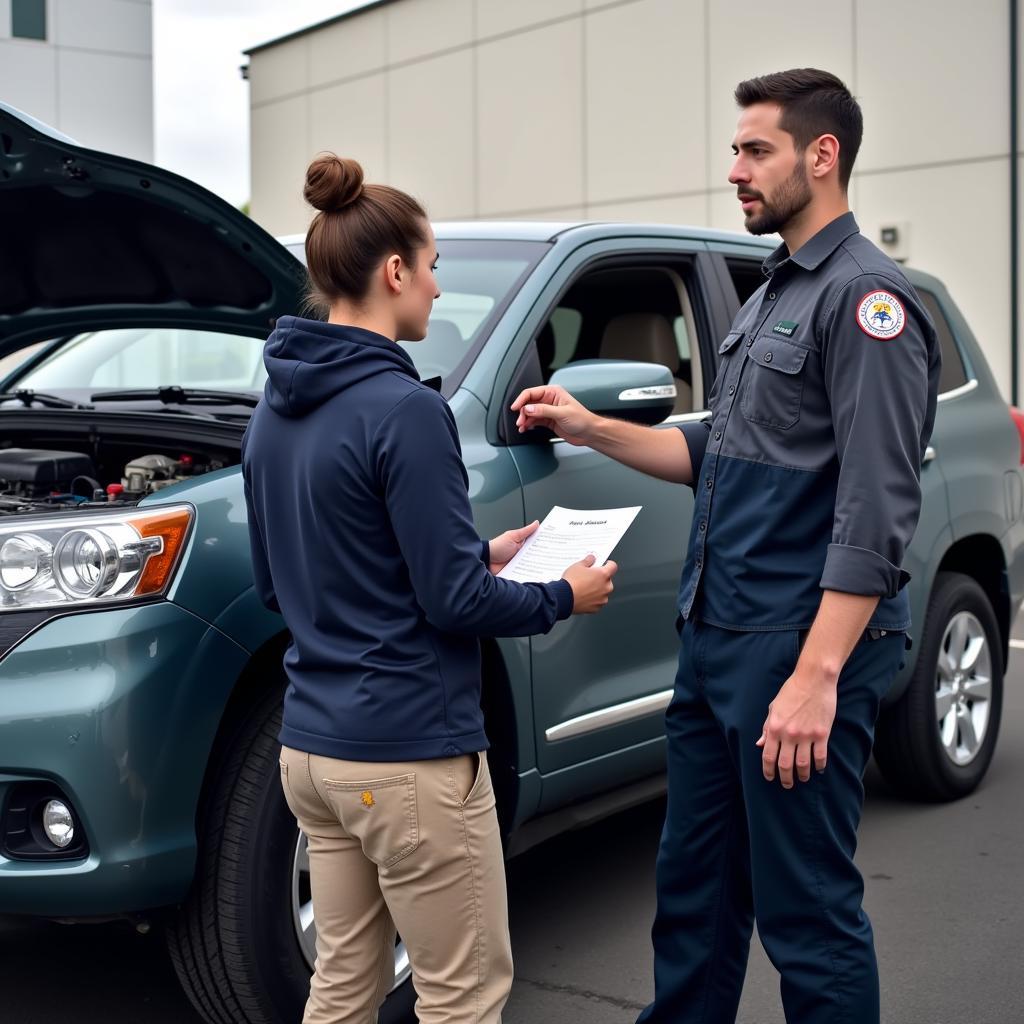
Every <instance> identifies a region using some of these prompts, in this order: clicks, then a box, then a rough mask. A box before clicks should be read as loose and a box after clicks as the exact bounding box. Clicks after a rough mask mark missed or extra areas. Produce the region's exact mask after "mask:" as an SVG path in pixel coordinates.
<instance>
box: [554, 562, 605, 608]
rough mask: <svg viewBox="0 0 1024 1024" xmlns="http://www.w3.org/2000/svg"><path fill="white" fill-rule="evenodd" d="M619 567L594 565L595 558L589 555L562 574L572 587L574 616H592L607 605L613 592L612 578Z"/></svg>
mask: <svg viewBox="0 0 1024 1024" xmlns="http://www.w3.org/2000/svg"><path fill="white" fill-rule="evenodd" d="M618 570H619V567H618V566H617V565H616V564H615V563H614V562H610V561H609V562H605V563H604V565H598V566H595V565H594V556H593V555H587V557H586V558H584V559H583V561H582V562H576V563H574V564H573V565H570V566H569V568H568V569H566V570H565V572H563V573H562V579H563V580H565V581H566V582H567V583H568V584H569V586H570V587H572V613H573V615H592V614H593V613H594V612H597V611H600V610H601V609H602V608H603V607H604V606H605V605H606V604H607V603H608V598H609V597H610V596H611V592H612V591H613V590H614V589H615V588H614V587H613V586H612V577H613V576H614V575H615V574H616V572H618Z"/></svg>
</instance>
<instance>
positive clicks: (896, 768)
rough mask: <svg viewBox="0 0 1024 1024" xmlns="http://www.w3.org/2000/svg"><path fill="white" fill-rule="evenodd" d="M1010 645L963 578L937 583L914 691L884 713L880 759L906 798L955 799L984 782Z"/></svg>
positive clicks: (943, 577)
mask: <svg viewBox="0 0 1024 1024" xmlns="http://www.w3.org/2000/svg"><path fill="white" fill-rule="evenodd" d="M1001 644H1002V640H1001V637H1000V633H999V626H998V624H997V622H996V616H995V613H994V612H993V610H992V605H991V603H990V602H989V600H988V597H987V596H986V595H985V592H984V591H983V590H982V589H981V587H980V586H979V585H978V584H977V582H975V580H973V579H971V577H969V576H965V575H963V574H962V573H954V572H944V573H939V575H938V576H937V577H936V580H935V587H934V589H933V590H932V596H931V599H930V600H929V602H928V612H927V616H926V619H925V624H924V630H923V631H922V635H921V652H920V654H919V655H918V659H917V665H916V666H915V668H914V673H913V675H912V676H911V679H910V685H909V686H908V688H907V692H906V693H905V694H904V695H903V697H902V698H901V699H900V701H899V702H898V703H897V704H895V705H893V706H892V707H891V708H887V709H886V710H885V711H883V712H882V714H881V716H880V717H879V720H878V726H877V729H876V735H875V760H876V761H877V762H878V766H879V768H880V769H881V771H882V774H883V775H884V776H885V779H886V782H888V783H889V784H890V785H891V786H892V787H893V788H894V789H896V790H897V791H898V792H901V793H904V794H906V795H908V796H915V797H920V798H923V799H926V800H954V799H956V798H957V797H961V796H966V795H967V794H968V793H970V792H971V791H972V790H973V789H975V787H976V786H977V785H978V783H980V782H981V780H982V778H983V777H984V775H985V772H986V771H987V770H988V766H989V763H990V762H991V760H992V755H993V753H994V752H995V747H996V739H997V737H998V735H999V720H1000V715H1001V713H1002V704H1003V658H1002V653H1001Z"/></svg>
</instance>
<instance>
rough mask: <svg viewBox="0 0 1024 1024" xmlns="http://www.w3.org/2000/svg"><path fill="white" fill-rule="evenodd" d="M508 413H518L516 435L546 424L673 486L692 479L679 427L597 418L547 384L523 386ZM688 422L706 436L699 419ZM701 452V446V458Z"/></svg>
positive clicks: (571, 440)
mask: <svg viewBox="0 0 1024 1024" xmlns="http://www.w3.org/2000/svg"><path fill="white" fill-rule="evenodd" d="M512 411H513V412H518V413H519V417H518V419H517V420H516V426H517V427H518V428H519V432H520V433H523V432H525V431H527V430H530V429H532V428H533V427H547V428H548V429H549V430H551V431H553V432H554V433H555V434H557V435H558V436H559V437H561V438H563V439H564V440H565V441H567V442H568V443H569V444H574V445H585V446H586V447H588V448H593V449H594V450H595V451H599V452H601V453H602V454H603V455H607V456H608V457H609V458H612V459H615V461H616V462H621V463H622V464H623V465H626V466H630V467H632V468H633V469H637V470H639V471H640V472H641V473H646V474H647V475H648V476H654V477H657V478H658V479H659V480H669V481H671V482H672V483H677V484H692V483H693V477H694V462H693V460H692V459H691V448H690V444H689V443H688V438H687V437H686V436H684V433H683V431H681V430H656V429H654V428H653V427H643V426H640V425H639V424H636V423H628V422H626V421H625V420H616V419H612V418H611V417H608V416H598V415H597V414H596V413H592V412H590V410H589V409H585V408H584V407H583V406H582V405H580V403H579V402H577V401H576V399H575V398H573V397H572V395H570V394H569V392H568V391H566V390H565V389H564V388H560V387H557V386H550V385H549V386H547V387H539V388H527V389H526V390H525V391H523V392H522V393H521V394H520V395H519V397H518V398H517V399H516V400H515V401H514V402H513V403H512ZM687 426H688V427H691V426H692V427H696V428H698V433H697V437H698V440H700V439H701V435H702V434H703V436H704V437H705V438H706V434H707V428H706V427H705V425H704V424H703V423H695V424H687ZM703 452H704V448H703V444H702V445H701V446H700V455H701V456H703ZM698 461H699V460H698Z"/></svg>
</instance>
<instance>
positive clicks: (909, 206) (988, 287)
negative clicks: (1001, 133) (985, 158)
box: [857, 161, 1010, 397]
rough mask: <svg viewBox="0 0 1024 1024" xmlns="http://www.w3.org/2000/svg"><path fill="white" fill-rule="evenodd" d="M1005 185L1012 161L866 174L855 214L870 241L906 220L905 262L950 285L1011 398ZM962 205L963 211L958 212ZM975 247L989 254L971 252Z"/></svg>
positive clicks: (1008, 244) (1000, 382) (1008, 247)
mask: <svg viewBox="0 0 1024 1024" xmlns="http://www.w3.org/2000/svg"><path fill="white" fill-rule="evenodd" d="M1007 188H1008V168H1007V164H1006V163H1005V162H1002V161H1000V162H995V161H992V162H986V163H977V164H964V165H958V166H955V167H942V168H929V169H928V170H914V171H904V172H895V173H891V174H877V175H876V174H870V175H864V176H862V177H861V180H860V182H859V189H860V209H859V210H857V216H858V220H859V222H860V225H861V230H862V231H863V232H864V234H865V235H866V236H867V237H868V238H871V239H872V240H874V239H875V238H877V235H878V229H879V227H880V226H881V225H882V223H883V222H886V223H888V222H890V221H907V222H909V224H910V238H909V259H908V261H907V262H908V264H909V265H910V266H914V267H919V268H920V269H921V270H925V271H928V272H929V273H931V274H934V275H935V276H936V277H938V278H940V279H941V280H942V282H943V283H944V284H945V285H946V287H947V288H948V289H949V292H950V294H951V295H952V296H953V299H954V300H955V301H956V304H957V305H958V306H959V307H960V309H961V311H962V312H963V314H964V316H965V317H966V318H967V321H968V323H969V324H970V325H971V329H972V330H973V331H974V333H975V335H976V336H977V338H978V342H979V343H980V344H981V347H982V349H983V350H984V352H985V356H986V358H987V359H988V363H989V366H991V368H992V371H993V373H995V375H996V379H997V380H998V381H999V384H1000V387H1001V388H1002V389H1003V391H1004V393H1005V394H1006V395H1007V397H1008V396H1009V388H1008V382H1009V379H1010V351H1009V337H1010V323H1009V309H1010V282H1009V274H1008V273H1007V272H1006V266H1007V264H1006V259H1007V256H1006V254H1008V253H1009V251H1010V235H1009V230H1010V229H1009V224H1008V223H1007V221H1006V193H1007ZM950 196H964V197H966V196H970V201H969V202H965V203H963V204H962V205H960V204H950V202H949V197H950ZM958 209H959V210H962V211H963V212H961V213H956V212H955V211H956V210H958ZM936 211H943V212H942V213H941V214H939V215H936ZM972 253H973V254H975V255H977V254H978V253H984V254H985V255H984V257H983V258H980V259H978V258H973V259H972V258H970V255H971V254H972Z"/></svg>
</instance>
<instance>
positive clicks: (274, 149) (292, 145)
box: [251, 96, 312, 235]
mask: <svg viewBox="0 0 1024 1024" xmlns="http://www.w3.org/2000/svg"><path fill="white" fill-rule="evenodd" d="M308 107H309V100H308V99H307V98H306V97H305V96H300V97H297V98H294V99H289V100H280V101H279V102H277V103H268V104H266V105H265V106H262V107H256V108H255V109H254V110H253V111H252V148H251V160H252V203H251V210H252V216H253V219H254V220H256V221H257V222H258V223H260V224H261V225H262V226H263V227H264V228H266V229H267V230H268V231H269V232H270V233H271V234H273V235H285V234H294V233H297V232H305V230H306V227H307V225H308V224H309V218H310V215H311V213H312V210H311V209H310V207H308V206H307V205H306V201H305V200H304V199H303V198H302V185H303V182H304V181H305V179H306V167H307V166H308V164H309V158H310V156H311V155H312V154H311V153H310V151H309V125H308Z"/></svg>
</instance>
